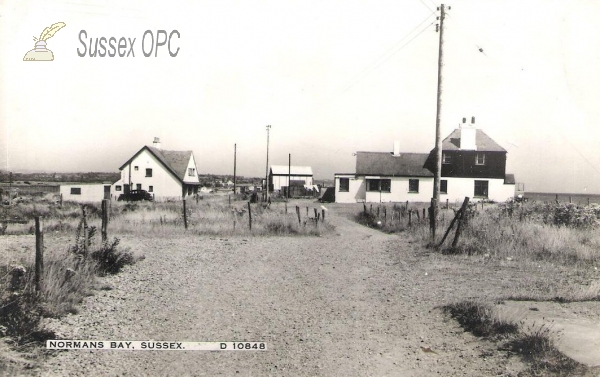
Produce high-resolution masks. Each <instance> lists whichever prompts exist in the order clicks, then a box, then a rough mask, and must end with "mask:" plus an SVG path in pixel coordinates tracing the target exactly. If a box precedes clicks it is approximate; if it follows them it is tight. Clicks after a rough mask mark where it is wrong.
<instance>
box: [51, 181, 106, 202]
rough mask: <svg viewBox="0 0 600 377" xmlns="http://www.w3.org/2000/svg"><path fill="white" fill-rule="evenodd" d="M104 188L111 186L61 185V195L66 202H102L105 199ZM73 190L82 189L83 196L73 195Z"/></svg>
mask: <svg viewBox="0 0 600 377" xmlns="http://www.w3.org/2000/svg"><path fill="white" fill-rule="evenodd" d="M104 186H110V184H108V183H107V184H103V183H97V184H93V183H92V184H68V185H60V193H61V195H62V198H63V201H65V202H66V201H70V202H79V203H83V202H101V201H102V199H104ZM71 188H80V189H81V195H71Z"/></svg>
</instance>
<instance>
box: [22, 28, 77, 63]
mask: <svg viewBox="0 0 600 377" xmlns="http://www.w3.org/2000/svg"><path fill="white" fill-rule="evenodd" d="M65 26H67V25H66V24H65V23H64V22H57V23H55V24H53V25H52V26H49V27H47V28H45V29H44V31H42V34H40V37H39V38H36V37H33V40H34V41H36V42H35V48H34V49H33V50H31V51H28V52H27V53H26V54H25V56H24V57H23V61H26V62H29V61H52V60H54V54H53V53H52V51H50V50H48V49H47V48H46V41H47V40H48V39H50V38H52V36H54V34H56V32H57V31H59V30H60V29H62V28H63V27H65Z"/></svg>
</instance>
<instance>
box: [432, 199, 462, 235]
mask: <svg viewBox="0 0 600 377" xmlns="http://www.w3.org/2000/svg"><path fill="white" fill-rule="evenodd" d="M432 200H433V199H432ZM460 211H461V210H458V211H457V212H456V214H455V215H454V218H453V219H452V221H451V222H450V226H448V229H447V230H446V233H444V237H442V240H441V241H440V243H439V244H438V245H437V247H440V246H442V244H443V243H444V241H446V237H448V234H449V233H450V230H452V227H454V223H455V222H456V219H458V218H459V217H460V214H461V212H460Z"/></svg>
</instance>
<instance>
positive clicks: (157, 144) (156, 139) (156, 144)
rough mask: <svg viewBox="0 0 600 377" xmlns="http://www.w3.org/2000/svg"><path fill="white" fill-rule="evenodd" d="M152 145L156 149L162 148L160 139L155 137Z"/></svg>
mask: <svg viewBox="0 0 600 377" xmlns="http://www.w3.org/2000/svg"><path fill="white" fill-rule="evenodd" d="M152 146H153V147H154V148H156V149H162V148H161V146H160V139H159V138H157V137H155V138H154V141H153V142H152Z"/></svg>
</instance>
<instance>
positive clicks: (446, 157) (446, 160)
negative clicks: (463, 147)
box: [442, 153, 452, 164]
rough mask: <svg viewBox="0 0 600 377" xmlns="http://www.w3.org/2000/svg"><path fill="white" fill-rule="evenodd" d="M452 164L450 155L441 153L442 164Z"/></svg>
mask: <svg viewBox="0 0 600 377" xmlns="http://www.w3.org/2000/svg"><path fill="white" fill-rule="evenodd" d="M451 163H452V155H450V154H447V153H443V154H442V164H451Z"/></svg>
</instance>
